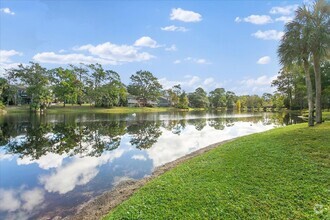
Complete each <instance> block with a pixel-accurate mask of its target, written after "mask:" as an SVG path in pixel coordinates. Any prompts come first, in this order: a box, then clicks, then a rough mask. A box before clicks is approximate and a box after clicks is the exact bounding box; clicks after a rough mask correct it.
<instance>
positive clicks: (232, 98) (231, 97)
mask: <svg viewBox="0 0 330 220" xmlns="http://www.w3.org/2000/svg"><path fill="white" fill-rule="evenodd" d="M236 98H237V97H236V95H235V93H234V92H231V91H227V92H226V100H227V103H226V106H227V108H229V109H233V108H234V107H235V103H236Z"/></svg>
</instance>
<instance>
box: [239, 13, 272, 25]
mask: <svg viewBox="0 0 330 220" xmlns="http://www.w3.org/2000/svg"><path fill="white" fill-rule="evenodd" d="M243 21H244V22H248V23H251V24H257V25H262V24H268V23H272V22H273V20H272V18H271V17H270V16H268V15H250V16H248V17H246V18H240V17H236V18H235V22H237V23H239V22H243Z"/></svg>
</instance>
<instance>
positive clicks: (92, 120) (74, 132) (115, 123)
mask: <svg viewBox="0 0 330 220" xmlns="http://www.w3.org/2000/svg"><path fill="white" fill-rule="evenodd" d="M183 116H185V115H183ZM191 116H192V118H191V119H186V118H184V117H183V118H177V120H171V119H169V120H163V121H161V120H152V121H150V120H144V118H142V117H141V118H139V120H137V121H131V120H127V117H126V118H125V117H124V116H120V115H111V116H109V115H102V116H100V115H97V116H96V115H93V114H91V115H83V116H82V115H76V114H74V115H69V114H68V115H52V116H40V115H39V116H38V115H25V116H20V115H15V116H12V117H7V118H6V119H4V118H0V146H3V147H2V149H4V150H5V152H6V153H7V154H17V155H19V156H20V157H21V158H22V157H25V156H29V157H30V158H32V159H39V158H40V157H41V156H43V155H45V154H47V153H56V154H59V155H62V154H67V155H69V156H73V155H78V156H80V157H84V156H95V157H98V156H100V155H102V153H103V152H105V151H111V150H114V149H116V148H118V147H119V146H120V142H121V139H122V137H123V135H125V134H126V133H128V134H129V138H130V140H129V142H130V144H131V145H132V146H134V147H136V148H137V149H148V148H150V147H152V146H153V145H154V144H155V143H157V141H158V138H159V137H160V136H161V135H162V130H161V127H162V128H164V129H166V130H168V131H171V132H172V133H173V134H177V135H180V134H181V133H182V131H183V130H184V129H185V128H186V126H187V124H189V125H193V126H194V127H195V129H196V130H198V131H202V130H203V129H204V128H205V127H206V126H210V127H213V128H214V129H216V130H223V129H225V128H226V127H231V126H233V125H234V124H235V123H236V121H241V122H244V121H246V122H249V123H251V124H252V123H258V122H261V123H263V124H264V125H268V124H272V123H274V124H280V125H283V124H292V123H296V122H297V118H296V117H292V116H291V115H288V114H264V116H263V117H252V118H251V117H239V118H235V117H233V118H226V117H215V118H209V119H207V115H206V114H205V113H194V114H192V115H191ZM176 117H177V116H176ZM173 118H175V117H174V116H173Z"/></svg>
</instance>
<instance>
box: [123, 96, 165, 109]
mask: <svg viewBox="0 0 330 220" xmlns="http://www.w3.org/2000/svg"><path fill="white" fill-rule="evenodd" d="M141 103H143V100H138V98H137V97H136V96H134V95H131V94H129V95H128V96H127V106H128V107H140V106H141ZM147 105H148V106H153V107H155V106H160V107H168V106H170V105H171V102H170V101H169V100H168V99H167V98H166V97H163V96H162V97H159V98H158V100H157V101H152V100H147Z"/></svg>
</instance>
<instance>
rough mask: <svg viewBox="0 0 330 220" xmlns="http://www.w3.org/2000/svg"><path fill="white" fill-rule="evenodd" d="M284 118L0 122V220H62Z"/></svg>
mask: <svg viewBox="0 0 330 220" xmlns="http://www.w3.org/2000/svg"><path fill="white" fill-rule="evenodd" d="M287 122H289V123H294V122H295V121H294V120H293V119H292V118H290V117H288V116H286V115H275V114H270V113H268V114H256V115H233V114H218V113H212V112H209V113H205V112H204V113H203V112H202V113H201V112H192V113H152V114H138V115H137V116H136V117H132V116H131V115H104V114H100V115H95V114H89V115H78V114H68V115H45V116H36V115H20V116H6V117H2V118H0V138H1V139H0V219H35V218H38V217H41V216H46V217H54V216H56V215H60V216H65V215H67V214H70V213H72V212H73V211H74V208H75V207H76V206H77V205H79V204H81V203H83V202H85V201H87V200H89V199H91V198H93V197H94V196H97V195H99V194H101V193H103V192H104V191H107V190H110V189H111V188H112V187H114V186H116V185H117V184H119V183H120V182H122V181H125V180H128V179H140V178H143V177H144V176H145V175H149V174H150V173H151V172H152V170H153V169H154V168H155V167H157V166H160V165H163V164H165V163H167V162H170V161H173V160H175V159H177V158H179V157H182V156H184V155H186V154H189V153H191V152H193V151H196V150H198V149H200V148H202V147H205V146H207V145H209V144H212V143H215V142H219V141H223V140H226V139H230V138H234V137H238V136H242V135H246V134H250V133H255V132H260V131H264V130H267V129H271V128H273V127H274V126H275V124H276V125H283V124H285V123H287Z"/></svg>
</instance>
